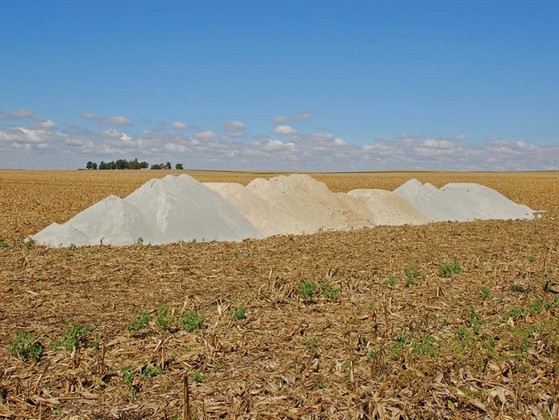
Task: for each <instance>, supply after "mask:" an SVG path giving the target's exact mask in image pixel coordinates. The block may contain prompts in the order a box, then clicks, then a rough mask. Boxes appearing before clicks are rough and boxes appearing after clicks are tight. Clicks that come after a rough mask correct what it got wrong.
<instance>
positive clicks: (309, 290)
mask: <svg viewBox="0 0 559 420" xmlns="http://www.w3.org/2000/svg"><path fill="white" fill-rule="evenodd" d="M297 290H298V292H299V296H300V297H301V298H302V299H303V300H306V301H310V300H313V299H314V298H315V297H316V295H317V291H318V286H317V285H316V283H315V282H314V281H312V280H305V281H303V282H302V283H300V284H299V287H298V289H297Z"/></svg>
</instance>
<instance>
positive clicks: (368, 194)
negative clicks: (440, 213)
mask: <svg viewBox="0 0 559 420" xmlns="http://www.w3.org/2000/svg"><path fill="white" fill-rule="evenodd" d="M348 195H349V196H351V197H354V198H358V199H361V200H363V201H364V202H365V203H366V204H367V208H368V209H369V212H370V213H371V215H372V219H373V223H374V224H376V225H387V226H400V225H423V224H425V223H429V222H432V220H431V219H429V218H428V217H427V216H425V215H424V214H423V213H422V212H421V211H419V210H418V209H416V208H415V207H413V206H412V205H411V204H410V203H408V202H407V201H406V200H404V199H403V198H402V197H400V196H399V195H397V194H395V193H394V192H393V191H386V190H376V189H357V190H352V191H350V192H348Z"/></svg>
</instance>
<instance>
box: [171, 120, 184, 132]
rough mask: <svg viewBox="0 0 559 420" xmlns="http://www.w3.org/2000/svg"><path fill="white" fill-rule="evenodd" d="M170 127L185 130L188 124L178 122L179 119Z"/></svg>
mask: <svg viewBox="0 0 559 420" xmlns="http://www.w3.org/2000/svg"><path fill="white" fill-rule="evenodd" d="M171 127H173V128H174V129H175V130H185V129H187V128H188V124H186V123H183V122H180V121H175V122H174V123H173V124H172V125H171Z"/></svg>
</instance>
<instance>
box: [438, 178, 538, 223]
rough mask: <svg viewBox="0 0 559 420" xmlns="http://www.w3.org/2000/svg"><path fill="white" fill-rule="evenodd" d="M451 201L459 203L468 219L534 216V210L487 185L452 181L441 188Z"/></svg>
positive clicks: (525, 217)
mask: <svg viewBox="0 0 559 420" xmlns="http://www.w3.org/2000/svg"><path fill="white" fill-rule="evenodd" d="M441 191H442V193H443V194H444V197H445V198H446V200H447V201H449V202H454V203H459V205H460V206H461V207H462V209H463V211H464V212H465V213H466V216H467V217H468V220H474V219H479V220H493V219H498V220H514V219H528V220H531V219H533V218H534V211H533V210H531V209H530V208H529V207H527V206H525V205H523V204H517V203H515V202H514V201H512V200H510V199H508V198H507V197H505V196H504V195H502V194H501V193H499V192H497V191H495V190H494V189H492V188H489V187H486V186H485V185H480V184H473V183H450V184H446V185H445V186H444V187H442V188H441Z"/></svg>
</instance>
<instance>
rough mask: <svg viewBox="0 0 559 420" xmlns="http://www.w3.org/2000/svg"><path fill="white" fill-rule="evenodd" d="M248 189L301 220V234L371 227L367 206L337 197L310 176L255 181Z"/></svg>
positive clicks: (350, 199)
mask: <svg viewBox="0 0 559 420" xmlns="http://www.w3.org/2000/svg"><path fill="white" fill-rule="evenodd" d="M247 189H248V190H250V191H251V192H252V193H253V194H255V195H256V196H258V197H260V198H261V199H262V200H263V201H266V202H267V203H268V204H270V205H272V206H273V207H275V208H277V209H279V210H281V211H282V212H283V213H284V214H286V215H289V216H290V217H291V218H293V219H295V220H297V221H298V222H299V223H300V226H302V227H303V229H302V231H300V232H299V233H314V232H317V231H319V230H344V229H350V228H358V227H363V226H370V225H371V224H372V223H373V222H372V217H371V214H370V212H369V210H368V209H367V205H366V204H365V203H364V202H363V201H362V200H358V199H355V198H353V197H350V196H349V195H347V194H345V193H334V192H332V191H331V190H330V189H329V188H328V187H327V186H326V184H324V183H322V182H319V181H317V180H316V179H314V178H311V177H310V176H308V175H300V174H293V175H288V176H278V177H275V178H272V179H270V180H265V179H260V178H259V179H255V180H253V181H252V182H250V183H249V184H248V185H247Z"/></svg>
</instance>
